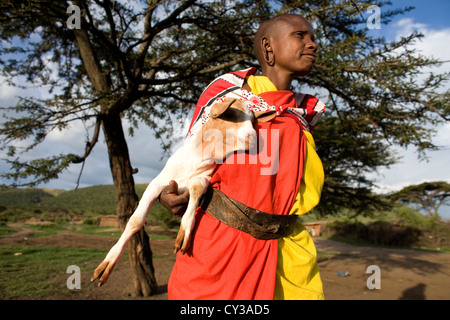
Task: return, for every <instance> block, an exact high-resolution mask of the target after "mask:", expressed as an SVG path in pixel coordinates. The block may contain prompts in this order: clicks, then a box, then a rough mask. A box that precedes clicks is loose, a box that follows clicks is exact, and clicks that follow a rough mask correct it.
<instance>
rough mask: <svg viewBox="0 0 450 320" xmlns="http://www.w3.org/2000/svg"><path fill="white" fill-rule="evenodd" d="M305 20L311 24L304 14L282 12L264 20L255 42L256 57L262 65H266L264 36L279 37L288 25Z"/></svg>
mask: <svg viewBox="0 0 450 320" xmlns="http://www.w3.org/2000/svg"><path fill="white" fill-rule="evenodd" d="M298 20H303V21H305V22H307V23H308V24H309V22H308V21H307V20H306V19H305V18H304V17H302V16H300V15H297V14H282V15H279V16H276V17H275V18H272V19H270V20H266V21H264V22H263V23H262V24H261V25H260V26H259V28H258V31H257V32H256V35H255V40H254V43H253V51H254V53H255V56H256V59H258V61H259V64H260V65H261V67H264V64H265V63H264V61H265V59H264V54H265V52H264V49H263V45H262V40H263V39H264V38H273V37H277V35H278V34H279V33H280V31H282V30H283V28H285V27H286V26H290V25H291V24H292V22H293V21H298Z"/></svg>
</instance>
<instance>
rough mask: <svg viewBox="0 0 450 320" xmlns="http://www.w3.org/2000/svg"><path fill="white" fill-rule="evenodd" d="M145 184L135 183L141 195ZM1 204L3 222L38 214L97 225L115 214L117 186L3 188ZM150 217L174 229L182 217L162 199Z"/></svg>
mask: <svg viewBox="0 0 450 320" xmlns="http://www.w3.org/2000/svg"><path fill="white" fill-rule="evenodd" d="M146 187H147V185H146V184H138V185H136V193H137V194H138V196H139V197H140V196H142V194H143V193H144V191H145V188H146ZM0 206H2V207H4V208H5V209H4V210H3V212H1V217H2V220H3V221H10V222H12V221H19V220H22V221H23V220H26V219H29V218H32V217H36V216H39V218H40V219H43V220H46V221H51V222H64V221H68V220H69V219H82V221H83V223H84V224H86V225H95V224H97V223H98V218H99V217H100V216H102V215H108V214H112V215H115V214H116V210H115V193H114V186H112V185H100V186H93V187H87V188H80V189H77V190H70V191H65V190H51V189H39V188H3V189H1V190H0ZM149 219H151V220H154V221H157V222H161V223H163V225H164V226H166V227H168V228H172V227H175V226H178V225H179V218H177V217H175V216H174V215H173V214H171V213H170V212H169V211H168V210H167V209H165V208H164V207H163V206H161V204H160V203H159V202H156V203H155V204H154V206H153V207H152V208H151V209H150V212H149Z"/></svg>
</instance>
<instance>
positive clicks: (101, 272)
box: [91, 261, 115, 287]
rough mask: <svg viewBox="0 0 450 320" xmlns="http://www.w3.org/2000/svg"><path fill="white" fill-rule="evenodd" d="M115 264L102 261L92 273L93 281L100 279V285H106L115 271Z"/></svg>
mask: <svg viewBox="0 0 450 320" xmlns="http://www.w3.org/2000/svg"><path fill="white" fill-rule="evenodd" d="M114 266H115V264H114V263H111V262H110V261H103V262H102V263H100V264H99V265H98V267H97V268H96V269H95V271H94V273H93V274H92V277H91V282H93V281H95V280H97V279H98V286H99V287H101V286H102V285H104V284H105V283H106V281H107V280H108V278H109V275H110V274H111V272H112V271H113V269H114Z"/></svg>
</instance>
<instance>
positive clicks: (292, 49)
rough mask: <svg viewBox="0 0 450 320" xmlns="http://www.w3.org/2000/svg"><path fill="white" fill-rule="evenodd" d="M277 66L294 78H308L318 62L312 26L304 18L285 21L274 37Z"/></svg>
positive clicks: (273, 45) (292, 18) (291, 18)
mask: <svg viewBox="0 0 450 320" xmlns="http://www.w3.org/2000/svg"><path fill="white" fill-rule="evenodd" d="M272 49H273V54H274V61H275V66H276V67H277V68H279V69H280V70H281V71H285V72H288V73H290V74H292V75H293V76H294V77H298V76H306V75H308V74H309V73H310V72H311V69H312V67H313V65H314V62H315V61H316V51H317V44H316V43H315V42H314V34H313V29H312V27H311V24H310V23H309V22H308V21H306V20H305V19H304V18H302V17H295V16H294V17H290V18H289V20H287V21H283V22H282V23H281V25H280V26H279V27H278V28H277V31H276V32H275V34H274V35H273V36H272Z"/></svg>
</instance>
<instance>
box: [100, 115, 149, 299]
mask: <svg viewBox="0 0 450 320" xmlns="http://www.w3.org/2000/svg"><path fill="white" fill-rule="evenodd" d="M102 123H103V132H104V134H105V140H106V144H107V147H108V155H109V163H110V167H111V173H112V177H113V181H114V187H115V193H116V212H117V217H118V220H119V226H120V229H121V230H122V232H123V230H124V229H125V226H126V224H127V221H128V219H129V218H130V216H131V215H132V214H133V212H134V210H135V209H136V207H137V205H138V201H139V200H138V196H137V195H136V192H135V189H134V179H133V173H132V171H133V169H132V167H131V163H130V157H129V153H128V146H127V143H126V140H125V135H124V132H123V127H122V121H121V119H120V114H116V113H113V114H108V115H105V116H104V117H103V119H102ZM128 253H129V259H130V265H131V267H132V269H133V272H134V293H133V294H134V295H135V296H150V295H152V294H154V293H155V292H156V288H157V283H156V278H155V274H154V268H153V262H152V251H151V248H150V240H149V237H148V235H147V233H146V232H145V230H144V228H142V229H141V230H140V231H139V232H137V233H136V234H135V235H134V236H133V237H132V238H131V240H130V241H129V243H128Z"/></svg>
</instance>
